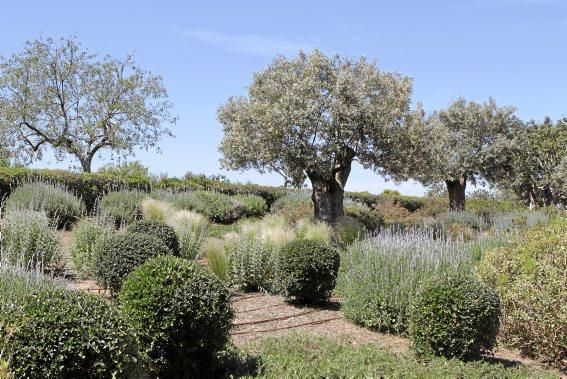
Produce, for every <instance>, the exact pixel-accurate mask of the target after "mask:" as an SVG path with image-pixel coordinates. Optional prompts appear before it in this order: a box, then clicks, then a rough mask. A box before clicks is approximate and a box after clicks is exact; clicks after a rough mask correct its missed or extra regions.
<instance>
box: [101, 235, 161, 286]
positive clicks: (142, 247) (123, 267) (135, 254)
mask: <svg viewBox="0 0 567 379" xmlns="http://www.w3.org/2000/svg"><path fill="white" fill-rule="evenodd" d="M167 254H171V251H170V250H169V248H168V247H167V246H166V245H165V244H164V243H163V241H162V240H160V239H159V238H157V237H155V236H151V235H146V234H140V233H127V234H119V235H115V236H112V237H111V238H109V239H107V240H106V241H105V242H104V244H103V245H102V247H101V248H100V250H99V252H98V254H97V255H96V256H95V260H94V271H95V272H94V274H95V278H96V279H97V281H98V282H99V283H100V284H101V285H103V286H104V287H106V288H108V289H109V290H110V292H111V293H112V294H117V293H118V292H119V291H120V288H121V286H122V282H123V280H124V278H125V277H126V276H127V275H128V274H129V273H131V272H132V271H133V270H134V269H135V268H136V267H138V266H139V265H141V264H142V263H144V262H145V261H147V260H148V259H149V258H153V257H156V256H158V255H167Z"/></svg>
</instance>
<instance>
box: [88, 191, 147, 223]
mask: <svg viewBox="0 0 567 379" xmlns="http://www.w3.org/2000/svg"><path fill="white" fill-rule="evenodd" d="M145 196H146V195H145V194H144V193H143V192H140V191H136V190H133V191H116V192H109V193H107V194H106V195H104V196H103V197H102V198H101V199H100V201H99V203H98V211H99V215H100V217H101V218H103V219H107V220H109V221H111V222H114V224H115V225H116V226H121V225H128V224H130V223H132V222H134V221H136V220H139V219H141V218H142V208H141V206H142V201H143V200H144V197H145Z"/></svg>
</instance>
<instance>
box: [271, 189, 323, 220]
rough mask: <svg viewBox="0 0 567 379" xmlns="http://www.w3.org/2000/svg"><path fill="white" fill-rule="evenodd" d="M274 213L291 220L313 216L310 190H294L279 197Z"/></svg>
mask: <svg viewBox="0 0 567 379" xmlns="http://www.w3.org/2000/svg"><path fill="white" fill-rule="evenodd" d="M271 211H272V213H275V214H278V215H281V216H283V217H285V218H286V219H287V220H288V221H290V222H295V221H298V220H300V219H302V218H306V217H312V216H313V201H312V200H311V194H310V193H309V192H308V191H293V192H289V193H288V194H287V195H285V196H282V197H280V198H279V199H277V200H276V201H275V202H274V204H272V208H271Z"/></svg>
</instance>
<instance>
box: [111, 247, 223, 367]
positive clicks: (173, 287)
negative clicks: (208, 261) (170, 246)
mask: <svg viewBox="0 0 567 379" xmlns="http://www.w3.org/2000/svg"><path fill="white" fill-rule="evenodd" d="M119 301H120V304H121V306H122V312H123V314H124V316H125V317H126V318H127V319H128V320H129V322H130V323H131V325H132V327H133V328H134V329H135V330H137V331H138V334H139V337H140V341H141V342H142V344H143V346H145V347H146V353H147V354H148V356H149V358H150V364H151V369H152V371H153V372H154V374H156V375H157V376H159V377H164V378H178V377H193V376H192V375H195V376H197V377H198V376H202V377H206V375H205V372H206V370H207V369H210V366H211V362H212V360H213V359H214V354H215V353H217V352H218V351H220V350H222V349H224V348H225V346H226V344H227V343H228V341H229V338H230V335H229V331H230V328H231V321H232V318H233V311H232V309H231V307H230V295H229V292H228V289H226V287H225V286H224V285H223V284H222V283H221V282H220V280H219V279H218V278H216V277H215V276H214V274H213V273H211V272H210V271H209V270H208V269H207V268H205V267H203V266H201V265H199V264H198V263H196V262H192V261H188V260H185V259H182V258H177V257H171V256H163V257H157V258H153V259H150V260H149V261H147V262H146V263H144V264H143V265H141V266H140V267H138V268H137V269H136V270H134V272H132V274H130V275H129V276H128V278H127V279H126V281H125V282H124V285H123V287H122V291H121V292H120V298H119ZM191 374H192V375H191Z"/></svg>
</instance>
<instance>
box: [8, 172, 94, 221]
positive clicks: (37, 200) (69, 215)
mask: <svg viewBox="0 0 567 379" xmlns="http://www.w3.org/2000/svg"><path fill="white" fill-rule="evenodd" d="M4 207H5V209H6V211H11V210H23V209H28V210H34V211H42V212H45V213H46V214H47V216H48V217H49V218H50V219H51V220H53V222H54V223H56V225H57V226H58V227H59V228H65V227H69V226H70V225H71V224H72V223H74V222H75V221H77V220H78V219H79V218H80V217H81V216H82V215H83V214H84V212H85V206H84V205H83V203H82V201H81V199H79V198H77V197H75V196H74V195H73V194H72V193H70V192H69V191H67V190H66V189H64V188H62V187H59V186H57V185H52V184H48V183H39V182H38V183H26V184H23V185H21V186H20V187H18V188H16V189H15V190H14V191H13V192H12V193H11V195H10V196H9V197H8V199H7V200H6V203H5V205H4Z"/></svg>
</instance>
